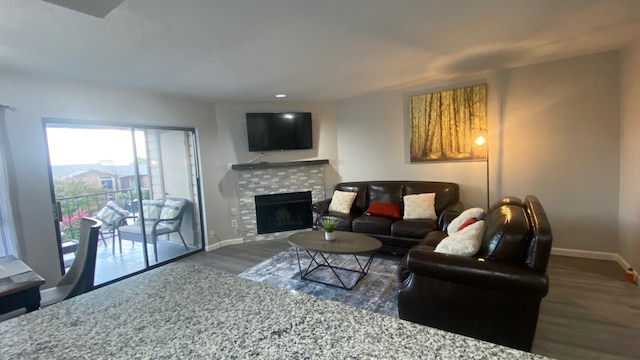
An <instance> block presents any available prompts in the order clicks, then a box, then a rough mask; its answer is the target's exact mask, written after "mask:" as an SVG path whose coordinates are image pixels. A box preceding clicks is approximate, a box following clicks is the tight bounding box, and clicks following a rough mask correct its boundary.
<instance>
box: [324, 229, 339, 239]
mask: <svg viewBox="0 0 640 360" xmlns="http://www.w3.org/2000/svg"><path fill="white" fill-rule="evenodd" d="M324 239H325V240H327V241H333V240H335V239H336V233H335V232H326V231H325V232H324Z"/></svg>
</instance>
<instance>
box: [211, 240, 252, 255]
mask: <svg viewBox="0 0 640 360" xmlns="http://www.w3.org/2000/svg"><path fill="white" fill-rule="evenodd" d="M242 243H244V239H243V238H237V239H228V240H222V241H219V242H216V243H213V244H209V245H207V247H206V248H205V251H207V252H209V251H213V250H217V249H220V248H221V247H225V246H229V245H239V244H242Z"/></svg>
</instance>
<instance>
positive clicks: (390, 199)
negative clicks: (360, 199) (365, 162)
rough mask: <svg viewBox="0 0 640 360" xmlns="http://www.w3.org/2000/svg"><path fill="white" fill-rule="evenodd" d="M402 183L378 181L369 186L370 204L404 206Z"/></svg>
mask: <svg viewBox="0 0 640 360" xmlns="http://www.w3.org/2000/svg"><path fill="white" fill-rule="evenodd" d="M402 186H403V183H402V182H397V181H388V182H387V181H376V182H372V183H370V184H369V204H371V203H373V202H383V203H388V204H395V205H398V206H401V205H402Z"/></svg>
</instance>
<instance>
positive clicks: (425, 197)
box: [402, 193, 438, 220]
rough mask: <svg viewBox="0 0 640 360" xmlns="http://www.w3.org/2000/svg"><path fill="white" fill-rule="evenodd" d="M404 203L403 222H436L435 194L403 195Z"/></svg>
mask: <svg viewBox="0 0 640 360" xmlns="http://www.w3.org/2000/svg"><path fill="white" fill-rule="evenodd" d="M402 200H403V202H404V216H403V217H402V218H403V219H404V220H416V219H430V220H436V219H437V218H438V216H437V215H436V194H435V193H426V194H415V195H405V196H404V197H403V198H402Z"/></svg>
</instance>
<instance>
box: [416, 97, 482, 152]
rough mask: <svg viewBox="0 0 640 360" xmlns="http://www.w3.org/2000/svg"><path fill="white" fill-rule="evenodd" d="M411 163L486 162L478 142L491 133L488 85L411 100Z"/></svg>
mask: <svg viewBox="0 0 640 360" xmlns="http://www.w3.org/2000/svg"><path fill="white" fill-rule="evenodd" d="M408 106H409V109H408V114H409V154H410V158H411V162H424V161H458V160H484V159H486V157H487V149H486V146H478V145H477V144H476V143H475V142H474V140H475V139H476V138H478V136H479V135H480V134H486V131H487V84H480V85H473V86H467V87H462V88H458V89H452V90H444V91H438V92H432V93H424V94H417V95H411V96H409V98H408Z"/></svg>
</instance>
